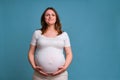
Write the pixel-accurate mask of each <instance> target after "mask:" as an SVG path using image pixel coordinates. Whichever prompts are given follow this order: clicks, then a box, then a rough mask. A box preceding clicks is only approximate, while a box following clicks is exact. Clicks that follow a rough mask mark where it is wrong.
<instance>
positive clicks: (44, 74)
mask: <svg viewBox="0 0 120 80" xmlns="http://www.w3.org/2000/svg"><path fill="white" fill-rule="evenodd" d="M39 73H40V74H42V75H43V76H48V74H47V73H45V72H43V71H39Z"/></svg>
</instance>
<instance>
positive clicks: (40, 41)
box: [28, 7, 72, 80]
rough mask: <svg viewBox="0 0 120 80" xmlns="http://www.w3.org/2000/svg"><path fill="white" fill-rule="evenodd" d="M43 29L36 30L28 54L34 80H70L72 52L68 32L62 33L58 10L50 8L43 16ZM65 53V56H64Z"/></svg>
mask: <svg viewBox="0 0 120 80" xmlns="http://www.w3.org/2000/svg"><path fill="white" fill-rule="evenodd" d="M41 25H42V28H41V29H39V30H35V31H34V33H33V36H32V40H31V43H30V49H29V52H28V59H29V62H30V64H31V66H32V68H33V69H34V74H33V80H68V73H67V68H68V67H69V65H70V63H71V61H72V50H71V45H70V39H69V36H68V34H67V32H64V31H62V28H61V23H60V19H59V16H58V14H57V12H56V10H55V9H54V8H52V7H48V8H47V9H46V10H45V11H44V12H43V14H42V16H41ZM64 53H65V56H64Z"/></svg>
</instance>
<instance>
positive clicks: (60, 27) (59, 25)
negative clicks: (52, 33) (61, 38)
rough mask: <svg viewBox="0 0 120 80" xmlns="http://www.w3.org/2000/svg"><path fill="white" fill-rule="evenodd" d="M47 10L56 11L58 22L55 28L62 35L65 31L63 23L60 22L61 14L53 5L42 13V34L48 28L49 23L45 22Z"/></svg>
mask: <svg viewBox="0 0 120 80" xmlns="http://www.w3.org/2000/svg"><path fill="white" fill-rule="evenodd" d="M47 10H52V11H54V12H55V15H56V22H55V30H56V31H57V32H58V35H60V34H61V33H62V32H63V31H62V26H61V23H60V19H59V15H58V13H57V11H56V10H55V9H54V8H52V7H48V8H47V9H46V10H45V11H44V12H43V14H42V16H41V26H42V28H41V29H40V30H41V31H42V34H44V33H45V32H46V30H47V28H48V25H47V23H46V22H45V13H46V11H47Z"/></svg>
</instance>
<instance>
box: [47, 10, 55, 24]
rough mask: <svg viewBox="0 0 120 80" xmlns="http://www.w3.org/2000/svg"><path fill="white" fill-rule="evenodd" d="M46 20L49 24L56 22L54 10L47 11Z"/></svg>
mask: <svg viewBox="0 0 120 80" xmlns="http://www.w3.org/2000/svg"><path fill="white" fill-rule="evenodd" d="M45 22H46V23H47V24H48V25H54V24H55V22H56V14H55V12H54V11H53V10H51V9H49V10H47V11H46V13H45Z"/></svg>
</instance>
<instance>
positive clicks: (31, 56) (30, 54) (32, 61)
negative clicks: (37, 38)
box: [28, 45, 48, 76]
mask: <svg viewBox="0 0 120 80" xmlns="http://www.w3.org/2000/svg"><path fill="white" fill-rule="evenodd" d="M35 50H36V46H33V45H30V48H29V52H28V59H29V62H30V64H31V65H32V68H33V69H34V70H36V71H37V72H39V73H40V74H42V75H44V76H48V74H47V73H45V72H43V71H42V68H41V67H40V66H37V65H36V63H35V59H34V53H35Z"/></svg>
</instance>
